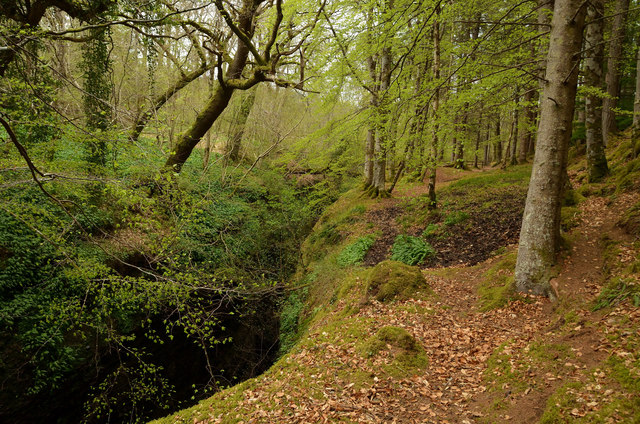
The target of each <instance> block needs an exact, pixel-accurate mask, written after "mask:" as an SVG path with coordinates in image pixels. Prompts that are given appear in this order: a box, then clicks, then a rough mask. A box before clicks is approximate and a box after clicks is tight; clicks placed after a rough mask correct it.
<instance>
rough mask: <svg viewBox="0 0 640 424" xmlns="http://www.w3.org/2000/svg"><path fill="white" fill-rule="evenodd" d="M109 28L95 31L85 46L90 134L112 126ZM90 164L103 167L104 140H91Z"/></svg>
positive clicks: (104, 159)
mask: <svg viewBox="0 0 640 424" xmlns="http://www.w3.org/2000/svg"><path fill="white" fill-rule="evenodd" d="M108 31H109V30H108V29H104V28H97V29H92V30H91V31H90V32H91V35H90V39H89V40H88V41H87V42H86V43H84V44H83V45H82V70H83V80H84V84H83V85H84V87H83V88H84V91H83V104H84V112H85V119H86V123H87V128H88V129H89V130H91V131H95V130H98V131H106V130H107V129H108V128H109V127H110V126H111V94H112V91H113V84H112V82H111V81H112V79H111V58H110V57H109V51H110V46H109V44H108V40H107V38H108ZM87 153H88V157H87V159H88V161H89V162H90V163H92V164H93V165H100V166H104V165H105V162H106V156H107V145H106V141H105V139H104V138H103V137H95V139H94V140H91V141H90V145H89V149H88V152H87Z"/></svg>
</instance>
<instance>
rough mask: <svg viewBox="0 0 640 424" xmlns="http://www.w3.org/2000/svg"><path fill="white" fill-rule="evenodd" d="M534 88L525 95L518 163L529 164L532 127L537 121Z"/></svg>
mask: <svg viewBox="0 0 640 424" xmlns="http://www.w3.org/2000/svg"><path fill="white" fill-rule="evenodd" d="M533 94H534V90H533V88H530V89H529V90H527V91H526V92H525V93H524V102H525V106H524V128H521V130H522V131H521V132H520V133H521V136H520V149H519V150H518V163H526V162H527V154H528V153H529V148H530V147H529V144H531V126H532V125H533V120H534V119H535V110H534V107H533Z"/></svg>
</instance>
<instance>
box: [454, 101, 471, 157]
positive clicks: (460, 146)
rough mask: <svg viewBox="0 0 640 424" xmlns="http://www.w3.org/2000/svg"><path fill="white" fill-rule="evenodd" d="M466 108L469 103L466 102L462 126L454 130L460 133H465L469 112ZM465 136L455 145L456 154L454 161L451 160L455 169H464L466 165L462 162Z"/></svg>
mask: <svg viewBox="0 0 640 424" xmlns="http://www.w3.org/2000/svg"><path fill="white" fill-rule="evenodd" d="M467 109H469V103H468V102H466V103H465V104H464V112H463V114H462V127H461V128H460V127H457V128H456V131H460V133H463V134H465V135H466V133H467V122H468V120H469V112H467ZM465 138H466V137H462V138H461V139H459V140H458V143H457V145H456V149H455V150H456V154H455V158H454V162H453V167H454V168H457V169H466V168H467V166H466V164H465V163H464V142H463V140H464V139H465Z"/></svg>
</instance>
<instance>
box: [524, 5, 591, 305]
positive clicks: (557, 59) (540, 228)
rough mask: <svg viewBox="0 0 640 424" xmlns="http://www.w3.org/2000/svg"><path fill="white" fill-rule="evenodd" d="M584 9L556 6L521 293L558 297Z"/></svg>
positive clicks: (531, 187)
mask: <svg viewBox="0 0 640 424" xmlns="http://www.w3.org/2000/svg"><path fill="white" fill-rule="evenodd" d="M585 8H586V7H585V3H583V2H582V0H565V1H558V2H556V4H555V8H554V16H553V20H552V27H551V37H550V43H549V53H548V59H547V69H546V81H545V83H544V91H543V94H542V98H541V107H542V109H541V113H540V126H539V129H538V136H537V140H538V141H537V145H536V153H535V156H534V160H533V169H532V173H531V181H530V183H529V192H528V194H527V201H526V205H525V211H524V216H523V220H522V229H521V231H520V244H519V248H518V259H517V262H516V270H515V284H516V288H517V290H518V291H520V292H525V293H533V294H538V295H546V296H553V294H552V293H551V285H550V283H549V279H550V276H551V267H552V266H553V265H554V264H555V260H556V254H557V251H558V247H559V244H560V207H561V200H562V194H563V182H564V180H563V176H564V175H565V174H566V166H567V151H568V146H569V141H570V139H571V129H572V128H571V127H572V119H573V112H574V108H575V97H576V88H577V82H578V68H579V66H578V64H579V60H580V49H581V45H582V38H583V37H582V33H583V29H584V19H585V14H586V11H585Z"/></svg>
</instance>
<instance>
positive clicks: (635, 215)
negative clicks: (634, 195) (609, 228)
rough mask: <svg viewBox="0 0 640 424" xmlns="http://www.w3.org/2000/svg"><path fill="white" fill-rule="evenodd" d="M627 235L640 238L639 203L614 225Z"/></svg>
mask: <svg viewBox="0 0 640 424" xmlns="http://www.w3.org/2000/svg"><path fill="white" fill-rule="evenodd" d="M616 224H617V225H618V227H620V228H622V229H623V230H624V231H625V232H626V233H627V234H630V235H632V236H636V237H639V236H640V202H638V203H636V204H635V205H633V206H632V207H631V208H629V210H627V212H625V214H624V215H623V216H622V218H620V220H619V221H618V222H617V223H616Z"/></svg>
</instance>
